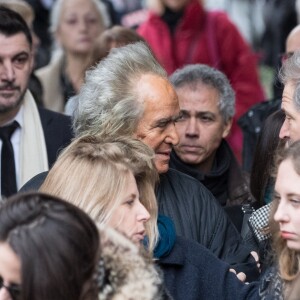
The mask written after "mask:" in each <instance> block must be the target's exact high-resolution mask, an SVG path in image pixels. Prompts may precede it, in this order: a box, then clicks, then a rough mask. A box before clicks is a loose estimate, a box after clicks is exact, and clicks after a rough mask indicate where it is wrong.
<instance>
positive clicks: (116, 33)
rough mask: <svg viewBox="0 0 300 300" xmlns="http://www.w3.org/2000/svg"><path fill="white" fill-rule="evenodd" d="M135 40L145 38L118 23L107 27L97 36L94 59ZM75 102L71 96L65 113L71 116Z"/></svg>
mask: <svg viewBox="0 0 300 300" xmlns="http://www.w3.org/2000/svg"><path fill="white" fill-rule="evenodd" d="M135 42H145V40H144V39H143V38H142V37H141V36H140V35H139V34H138V33H137V32H136V31H135V30H134V29H130V28H127V27H124V26H120V25H115V26H113V27H111V28H108V29H106V30H104V31H103V32H102V33H101V34H100V36H99V37H98V38H97V41H96V48H95V53H94V61H95V62H98V61H100V60H102V59H103V58H105V57H106V56H107V55H108V54H109V52H110V50H111V49H113V48H117V47H122V46H125V45H127V44H131V43H135ZM77 103H78V97H77V96H74V97H71V98H70V99H69V100H68V102H67V103H66V105H65V114H67V115H69V116H73V113H74V111H75V109H76V107H77Z"/></svg>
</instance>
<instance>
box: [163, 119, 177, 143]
mask: <svg viewBox="0 0 300 300" xmlns="http://www.w3.org/2000/svg"><path fill="white" fill-rule="evenodd" d="M166 143H167V144H172V145H173V146H176V145H177V144H178V143H179V136H178V133H177V130H176V128H175V123H171V124H170V125H169V130H168V134H167V137H166Z"/></svg>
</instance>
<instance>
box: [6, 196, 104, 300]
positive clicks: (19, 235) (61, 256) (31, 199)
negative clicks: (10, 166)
mask: <svg viewBox="0 0 300 300" xmlns="http://www.w3.org/2000/svg"><path fill="white" fill-rule="evenodd" d="M0 241H1V242H7V243H8V244H9V245H10V246H11V248H12V249H13V251H14V252H15V253H16V254H17V255H18V256H19V258H20V261H21V270H22V271H21V278H22V283H21V293H22V295H21V299H23V300H41V299H43V300H53V299H55V300H65V299H68V300H79V299H93V298H92V297H94V296H95V294H94V293H96V286H94V284H92V282H93V281H92V277H93V274H94V271H95V266H96V264H97V262H98V258H99V233H98V230H97V227H96V225H95V224H94V223H93V221H92V220H91V219H90V218H89V217H88V215H86V214H85V213H84V212H83V211H81V210H80V209H79V208H77V207H76V206H74V205H72V204H70V203H67V202H65V201H63V200H60V199H58V198H55V197H53V196H50V195H46V194H42V193H26V194H19V195H16V196H14V197H11V198H9V199H7V201H6V202H5V203H4V204H3V205H2V206H1V208H0ZM93 287H94V289H93ZM92 294H93V296H92Z"/></svg>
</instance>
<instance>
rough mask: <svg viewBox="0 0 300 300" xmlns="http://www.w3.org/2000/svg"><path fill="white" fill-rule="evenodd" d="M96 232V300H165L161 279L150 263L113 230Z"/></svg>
mask: <svg viewBox="0 0 300 300" xmlns="http://www.w3.org/2000/svg"><path fill="white" fill-rule="evenodd" d="M99 231H100V240H101V258H100V262H99V265H98V270H97V282H98V285H99V288H100V292H99V297H98V299H99V300H108V299H109V300H131V299H132V300H133V299H138V300H153V299H155V300H156V299H157V300H159V299H166V295H165V294H164V293H165V291H164V289H163V283H162V276H161V275H160V274H159V272H158V270H157V269H156V268H155V266H154V263H153V262H152V259H151V258H149V257H147V256H146V255H144V254H142V253H141V251H140V250H139V249H138V248H137V247H136V246H135V245H134V244H133V243H131V242H130V241H129V240H128V239H127V238H126V237H124V236H123V235H122V234H120V233H118V232H116V231H115V230H113V229H111V228H107V227H102V226H101V227H100V228H99ZM167 298H168V297H167Z"/></svg>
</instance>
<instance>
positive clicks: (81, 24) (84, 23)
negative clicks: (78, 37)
mask: <svg viewBox="0 0 300 300" xmlns="http://www.w3.org/2000/svg"><path fill="white" fill-rule="evenodd" d="M87 27H88V22H87V21H86V20H84V19H82V20H79V29H80V30H81V31H86V30H87Z"/></svg>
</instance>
